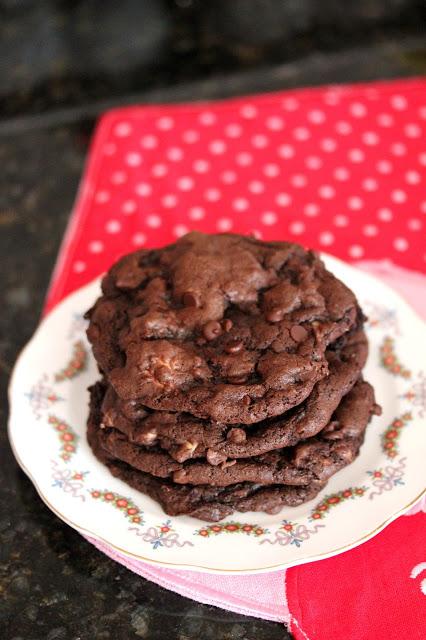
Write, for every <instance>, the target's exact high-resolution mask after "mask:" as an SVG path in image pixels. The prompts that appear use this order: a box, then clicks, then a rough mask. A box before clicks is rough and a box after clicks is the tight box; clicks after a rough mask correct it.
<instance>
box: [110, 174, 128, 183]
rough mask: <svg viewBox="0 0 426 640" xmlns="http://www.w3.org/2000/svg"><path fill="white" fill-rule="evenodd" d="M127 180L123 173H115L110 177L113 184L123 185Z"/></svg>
mask: <svg viewBox="0 0 426 640" xmlns="http://www.w3.org/2000/svg"><path fill="white" fill-rule="evenodd" d="M126 180H127V175H126V174H125V173H124V171H115V172H114V173H113V174H112V176H111V182H112V183H113V184H123V183H124V182H126Z"/></svg>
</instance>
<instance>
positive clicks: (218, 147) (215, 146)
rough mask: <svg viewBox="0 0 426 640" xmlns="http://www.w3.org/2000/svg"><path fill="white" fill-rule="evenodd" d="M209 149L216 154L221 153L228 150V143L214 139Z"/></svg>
mask: <svg viewBox="0 0 426 640" xmlns="http://www.w3.org/2000/svg"><path fill="white" fill-rule="evenodd" d="M209 150H210V152H211V153H213V154H214V155H221V154H222V153H225V151H226V144H225V143H224V141H223V140H213V142H211V143H210V144H209Z"/></svg>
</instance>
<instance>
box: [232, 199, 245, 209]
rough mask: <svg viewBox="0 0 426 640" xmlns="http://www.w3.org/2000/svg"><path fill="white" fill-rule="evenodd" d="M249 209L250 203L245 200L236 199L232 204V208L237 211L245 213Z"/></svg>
mask: <svg viewBox="0 0 426 640" xmlns="http://www.w3.org/2000/svg"><path fill="white" fill-rule="evenodd" d="M248 207H249V201H248V200H246V199H245V198H235V200H233V202H232V208H233V209H235V211H245V210H246V209H248Z"/></svg>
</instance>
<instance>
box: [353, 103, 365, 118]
mask: <svg viewBox="0 0 426 640" xmlns="http://www.w3.org/2000/svg"><path fill="white" fill-rule="evenodd" d="M349 111H350V113H351V115H352V116H353V117H354V118H363V117H364V116H366V115H367V109H366V107H365V105H363V104H362V102H353V103H352V104H351V105H350V107H349Z"/></svg>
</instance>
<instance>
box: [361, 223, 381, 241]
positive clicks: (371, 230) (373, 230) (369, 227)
mask: <svg viewBox="0 0 426 640" xmlns="http://www.w3.org/2000/svg"><path fill="white" fill-rule="evenodd" d="M362 232H363V234H364V235H365V236H367V237H369V238H372V237H374V236H377V234H378V233H379V230H378V228H377V227H376V225H375V224H366V225H364V226H363V228H362Z"/></svg>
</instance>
